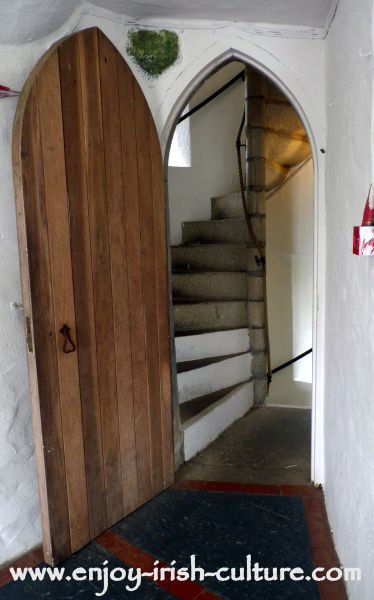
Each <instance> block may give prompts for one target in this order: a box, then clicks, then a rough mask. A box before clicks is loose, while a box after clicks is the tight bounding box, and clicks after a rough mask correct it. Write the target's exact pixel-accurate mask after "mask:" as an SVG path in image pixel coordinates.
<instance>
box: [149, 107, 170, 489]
mask: <svg viewBox="0 0 374 600" xmlns="http://www.w3.org/2000/svg"><path fill="white" fill-rule="evenodd" d="M150 146H151V159H152V201H153V214H154V247H155V249H156V252H155V276H156V301H157V316H158V353H159V372H160V410H161V426H162V452H163V471H164V487H169V486H170V485H172V484H173V482H174V472H175V466H174V443H173V407H172V383H171V370H170V362H171V356H170V317H169V306H170V304H171V295H170V290H169V280H168V269H167V265H168V248H167V229H166V198H165V189H164V179H163V172H164V171H163V163H162V156H161V148H160V142H159V139H158V135H157V131H156V127H155V124H154V122H153V119H152V117H151V118H150Z"/></svg>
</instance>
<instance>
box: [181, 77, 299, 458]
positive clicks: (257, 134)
mask: <svg viewBox="0 0 374 600" xmlns="http://www.w3.org/2000/svg"><path fill="white" fill-rule="evenodd" d="M256 78H257V81H256V88H255V90H256V93H255V94H254V95H253V98H252V99H249V100H248V101H249V102H252V108H253V114H254V120H252V124H251V123H249V127H251V128H252V131H251V136H252V137H251V141H250V144H251V148H250V150H251V151H252V154H251V152H249V153H247V160H248V154H249V156H250V164H249V169H248V170H247V173H249V177H251V170H253V169H257V170H258V166H259V164H261V168H262V172H263V173H264V177H263V179H264V181H263V184H264V185H263V189H259V188H258V185H257V188H256V191H255V192H253V191H252V192H251V198H252V203H253V199H254V203H255V204H256V207H255V209H252V210H251V213H252V224H253V227H254V230H255V233H256V235H257V238H258V239H259V241H260V242H261V243H262V244H263V246H264V248H265V242H266V239H265V238H266V230H265V206H264V203H263V202H262V203H261V202H260V201H258V200H261V199H262V200H263V199H264V196H266V193H272V192H274V190H275V189H276V188H277V187H278V186H279V185H282V182H284V180H285V179H287V177H288V176H289V174H290V173H292V169H293V168H294V167H296V166H297V165H299V164H300V163H302V162H303V161H304V160H305V159H306V158H307V157H308V156H309V155H310V146H309V143H308V140H307V136H306V133H305V130H304V128H303V125H302V123H301V121H300V119H299V117H298V115H297V113H296V112H295V110H294V109H293V107H292V106H291V105H290V104H289V102H288V100H287V99H286V98H285V97H284V96H283V95H282V93H281V92H280V91H279V90H278V89H277V88H276V87H275V86H273V85H272V84H271V83H270V82H269V81H267V80H266V79H265V78H264V77H262V76H260V75H259V74H256ZM259 102H260V103H261V111H259V110H258V105H259ZM250 106H251V105H250ZM260 113H261V114H260ZM256 115H257V116H256ZM259 115H260V116H259ZM256 119H257V120H256ZM254 179H256V174H254ZM257 184H258V181H257ZM253 187H254V186H253ZM256 254H258V252H257V251H256V248H255V246H254V244H253V242H251V241H250V240H249V237H248V232H247V227H246V223H245V219H244V217H243V209H242V203H241V197H240V194H239V193H235V194H230V195H225V196H221V197H217V198H212V199H211V219H210V220H209V221H196V222H184V223H182V244H181V245H180V246H174V247H172V248H171V257H172V293H173V312H174V327H175V331H174V332H175V348H176V360H177V383H178V394H179V407H180V420H181V427H182V432H183V436H184V458H185V460H189V459H190V458H192V457H193V456H194V455H195V454H196V453H197V452H199V451H200V450H202V449H203V448H204V447H206V446H207V445H209V444H210V443H211V442H212V441H213V440H214V439H215V438H216V437H218V435H219V434H221V433H222V432H223V431H224V430H225V429H226V428H227V427H228V426H230V425H231V424H232V423H233V422H234V421H236V420H237V419H238V418H240V417H241V416H243V415H244V414H245V413H246V412H247V411H248V410H249V409H250V408H251V407H252V406H253V404H254V402H255V399H256V397H258V396H264V394H265V395H266V388H267V380H266V369H267V364H266V352H265V342H264V340H265V337H264V298H263V283H262V269H261V266H259V265H258V264H257V262H256V259H255V257H256Z"/></svg>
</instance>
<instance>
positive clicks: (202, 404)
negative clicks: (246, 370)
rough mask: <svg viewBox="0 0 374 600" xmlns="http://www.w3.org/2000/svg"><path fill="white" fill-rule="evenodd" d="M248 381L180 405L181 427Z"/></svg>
mask: <svg viewBox="0 0 374 600" xmlns="http://www.w3.org/2000/svg"><path fill="white" fill-rule="evenodd" d="M248 381H250V379H248V380H247V381H242V382H240V383H236V384H235V385H230V386H229V387H227V388H223V389H221V390H218V391H217V392H212V393H210V394H206V395H204V396H200V397H199V398H194V399H193V400H189V401H188V402H184V403H183V404H180V405H179V411H180V419H181V423H182V425H183V424H184V423H185V422H186V421H189V420H190V419H192V418H193V417H195V416H196V415H198V414H199V413H201V412H203V411H204V410H206V409H207V408H209V406H212V405H213V404H215V403H216V402H217V401H218V400H220V399H221V398H224V397H225V396H227V395H228V394H230V392H233V391H234V390H235V389H236V388H239V387H240V386H242V385H243V384H244V383H247V382H248Z"/></svg>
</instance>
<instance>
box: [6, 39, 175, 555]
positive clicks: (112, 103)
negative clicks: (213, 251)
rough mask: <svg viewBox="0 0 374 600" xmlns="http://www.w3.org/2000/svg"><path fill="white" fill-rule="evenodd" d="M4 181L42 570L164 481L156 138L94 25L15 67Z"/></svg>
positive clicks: (166, 430) (166, 450) (125, 73)
mask: <svg viewBox="0 0 374 600" xmlns="http://www.w3.org/2000/svg"><path fill="white" fill-rule="evenodd" d="M14 175H15V189H16V203H17V219H18V233H19V247H20V257H21V259H20V262H21V275H22V286H23V296H24V307H25V316H26V326H27V327H26V329H27V336H28V358H29V372H30V386H31V396H32V405H33V420H34V429H35V444H36V456H37V465H38V475H39V488H40V500H41V511H42V526H43V540H44V553H45V560H46V562H48V563H49V564H56V563H57V562H59V561H61V560H62V559H64V558H66V557H67V556H69V555H70V554H71V553H72V552H75V551H76V550H78V549H79V548H81V547H82V546H84V545H85V544H86V543H87V542H88V541H90V540H91V539H93V538H95V537H96V536H97V535H98V534H100V533H101V532H103V531H104V530H106V529H107V528H108V527H110V526H111V525H113V524H114V523H116V522H117V521H119V520H120V519H121V518H123V517H124V516H125V515H127V514H129V513H130V512H132V511H133V510H135V509H136V508H137V507H138V506H140V505H141V504H143V503H144V502H146V501H147V500H149V499H150V498H152V497H153V496H154V495H155V494H157V493H159V492H161V491H162V490H163V489H165V488H166V487H168V486H169V485H171V483H172V482H173V477H174V467H173V439H172V401H171V384H170V353H169V325H168V323H169V320H168V310H169V309H168V303H169V300H168V282H167V246H166V244H167V241H166V225H165V200H164V189H163V166H162V158H161V152H160V146H159V140H158V136H157V133H156V129H155V126H154V122H153V119H152V116H151V113H150V111H149V108H148V106H147V103H146V100H145V98H144V95H143V93H142V91H141V89H140V87H139V85H138V83H137V81H136V79H135V78H134V76H133V75H132V73H131V71H130V69H129V67H128V66H127V64H126V62H125V61H124V59H123V58H122V57H121V56H120V54H119V53H118V52H117V50H116V49H115V48H114V46H113V45H112V44H111V42H110V41H109V40H108V39H107V38H106V37H105V36H104V34H103V33H102V32H101V31H99V30H98V29H96V28H93V29H87V30H85V31H82V32H79V33H77V34H75V35H73V36H72V37H70V38H68V39H66V40H64V41H62V42H61V43H59V44H57V45H56V46H55V47H54V48H53V49H52V50H51V51H50V52H49V53H48V54H47V55H46V56H45V57H44V58H43V59H42V61H41V62H40V63H39V64H38V65H37V67H36V68H35V69H34V71H33V73H32V74H31V76H30V78H29V80H28V82H27V83H26V86H25V88H24V91H23V93H22V96H21V98H20V102H19V106H18V110H17V115H16V120H15V126H14ZM64 325H66V326H67V327H68V328H70V331H69V335H70V339H71V341H70V340H69V338H68V337H67V335H66V331H67V330H66V328H65V335H64V334H63V333H62V332H61V331H64V329H63V327H64Z"/></svg>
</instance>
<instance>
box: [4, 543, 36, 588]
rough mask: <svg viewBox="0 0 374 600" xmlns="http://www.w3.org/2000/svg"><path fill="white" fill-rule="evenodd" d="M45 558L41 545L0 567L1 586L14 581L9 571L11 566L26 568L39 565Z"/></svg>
mask: <svg viewBox="0 0 374 600" xmlns="http://www.w3.org/2000/svg"><path fill="white" fill-rule="evenodd" d="M42 560H43V550H42V547H41V546H38V547H37V548H34V549H33V550H30V552H27V553H26V554H24V555H23V556H20V558H18V559H17V560H15V561H14V562H11V563H8V564H7V565H4V566H3V567H1V569H0V587H1V586H3V585H5V584H6V583H9V582H10V581H12V576H11V574H10V573H9V567H14V568H15V569H16V568H17V567H20V568H26V567H37V566H38V565H39V564H40V563H41V562H42Z"/></svg>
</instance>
